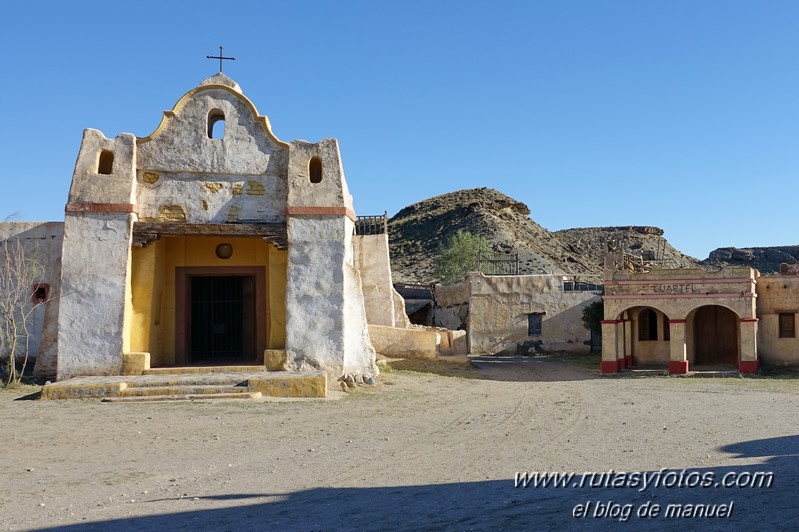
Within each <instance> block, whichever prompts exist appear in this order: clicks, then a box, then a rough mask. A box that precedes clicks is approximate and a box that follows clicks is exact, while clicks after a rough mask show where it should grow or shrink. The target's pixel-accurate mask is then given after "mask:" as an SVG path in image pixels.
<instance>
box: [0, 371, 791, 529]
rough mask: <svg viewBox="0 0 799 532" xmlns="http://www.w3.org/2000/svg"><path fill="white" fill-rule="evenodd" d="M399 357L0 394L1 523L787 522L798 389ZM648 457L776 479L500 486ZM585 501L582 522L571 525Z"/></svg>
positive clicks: (651, 470) (672, 465)
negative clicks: (648, 512)
mask: <svg viewBox="0 0 799 532" xmlns="http://www.w3.org/2000/svg"><path fill="white" fill-rule="evenodd" d="M397 366H399V367H401V368H411V369H416V370H423V371H426V372H415V371H414V372H411V371H407V369H395V370H394V371H391V372H388V373H385V374H384V375H382V376H381V380H380V384H379V385H378V386H375V387H372V388H362V389H359V390H358V391H357V392H355V393H352V394H349V395H347V396H346V397H343V395H344V394H342V393H338V394H336V395H337V396H338V400H299V401H289V400H284V401H274V400H267V401H258V402H216V403H213V402H206V403H202V402H197V403H189V404H185V403H149V404H147V403H144V404H118V403H117V404H100V403H98V402H96V401H54V402H46V401H14V400H13V399H14V398H16V397H18V396H20V395H21V393H20V392H19V391H17V392H11V391H0V405H1V406H2V412H3V416H2V421H0V449H3V450H4V451H5V452H4V457H5V460H4V461H3V467H2V468H0V516H1V517H0V529H10V530H18V529H35V528H49V527H63V528H66V529H75V530H105V529H114V530H155V529H173V530H204V529H208V530H336V529H342V528H354V529H366V530H373V529H384V530H415V529H425V528H429V529H439V528H449V529H453V530H482V529H497V528H500V527H503V528H510V529H536V530H559V529H563V528H565V527H575V526H578V525H579V526H581V527H582V528H591V529H601V530H604V529H616V528H620V527H625V528H626V529H628V530H629V529H638V528H642V527H650V528H657V529H667V530H668V529H674V530H677V529H684V528H685V527H695V528H702V529H718V530H721V529H730V528H733V527H734V528H740V527H748V528H750V529H762V528H763V527H764V526H766V525H767V526H768V528H771V529H784V530H794V529H795V528H796V527H797V523H799V503H797V502H796V501H797V493H799V489H798V488H799V482H798V480H799V467H797V456H799V437H797V427H799V380H796V379H773V380H769V379H735V378H731V379H730V378H728V379H684V378H667V377H648V378H630V377H624V378H603V377H600V376H599V375H598V374H597V372H596V371H595V370H594V369H585V368H583V367H581V366H580V365H575V364H571V363H564V362H563V361H560V360H556V359H531V358H510V359H492V360H490V361H484V362H480V363H479V364H478V367H477V368H464V367H460V366H447V365H441V364H437V363H422V362H408V363H398V364H397ZM661 468H669V469H670V470H676V471H677V472H679V471H681V470H682V469H684V468H690V469H691V470H692V471H696V472H698V474H712V475H716V478H717V479H718V478H721V477H722V476H723V475H726V474H729V473H733V474H740V473H743V472H747V471H748V472H753V471H765V472H774V479H773V485H772V486H771V487H770V488H721V487H710V488H701V487H694V488H687V487H684V488H677V487H673V488H670V489H669V488H665V487H663V486H661V487H658V488H652V487H650V488H649V489H646V490H641V489H635V488H629V487H628V488H612V487H589V486H588V484H590V483H591V482H595V483H596V482H597V481H601V480H602V479H601V478H599V477H598V476H596V475H595V476H594V477H590V476H589V477H586V478H585V480H582V476H577V477H576V478H575V479H573V480H572V481H571V482H570V484H579V483H580V482H581V481H582V482H583V483H584V485H583V487H568V488H553V487H548V488H545V487H528V488H526V489H521V488H520V489H517V488H514V481H513V479H514V476H515V473H516V472H517V471H530V472H549V471H554V472H561V471H562V472H577V473H578V474H582V473H583V472H597V473H599V472H607V471H608V470H611V469H612V470H614V471H628V472H630V471H638V472H647V473H648V474H655V473H657V472H658V471H660V470H661ZM666 474H668V471H666V472H663V473H661V476H662V475H666ZM674 475H675V476H676V475H677V473H674ZM683 476H684V477H685V474H684V475H683ZM639 486H640V485H639ZM587 502H591V503H592V507H591V508H590V509H589V512H588V513H589V515H588V517H585V518H575V517H573V516H572V513H573V509H574V507H575V506H576V505H578V504H585V503H587ZM600 502H601V503H602V504H605V505H606V504H607V503H608V502H612V503H618V504H619V505H620V506H619V507H618V508H617V509H616V511H618V512H619V514H618V515H615V516H614V518H607V517H599V516H597V517H596V518H594V517H593V513H594V512H596V505H597V503H600ZM647 502H648V503H649V504H650V505H652V504H660V505H661V506H662V507H663V509H664V510H665V507H666V505H667V504H669V503H683V504H687V503H692V504H707V505H712V504H729V503H730V502H732V503H734V504H733V512H732V515H731V516H730V517H726V518H703V519H702V518H693V519H689V518H677V517H670V518H666V517H664V516H662V515H660V516H658V517H654V518H643V517H638V516H636V515H635V512H637V511H638V510H639V509H640V507H641V506H642V505H643V504H645V503H647ZM625 505H630V506H629V508H630V510H629V511H630V512H631V514H630V515H629V517H628V518H627V519H626V521H629V522H622V520H624V518H625V516H624V511H625V510H624V508H625ZM597 515H599V514H597Z"/></svg>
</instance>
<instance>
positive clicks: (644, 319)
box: [638, 308, 658, 342]
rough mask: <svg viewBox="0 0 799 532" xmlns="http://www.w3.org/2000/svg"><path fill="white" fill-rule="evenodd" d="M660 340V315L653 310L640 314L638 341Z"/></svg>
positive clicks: (646, 310)
mask: <svg viewBox="0 0 799 532" xmlns="http://www.w3.org/2000/svg"><path fill="white" fill-rule="evenodd" d="M657 339H658V315H657V314H656V313H655V311H654V310H652V309H651V308H647V309H644V310H642V311H641V312H640V313H639V314H638V341H639V342H644V341H647V340H657Z"/></svg>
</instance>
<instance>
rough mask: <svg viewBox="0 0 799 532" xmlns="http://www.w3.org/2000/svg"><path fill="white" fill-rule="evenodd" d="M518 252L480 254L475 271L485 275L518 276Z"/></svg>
mask: <svg viewBox="0 0 799 532" xmlns="http://www.w3.org/2000/svg"><path fill="white" fill-rule="evenodd" d="M519 265H520V261H519V252H518V251H517V252H516V253H512V254H509V253H480V255H478V257H477V269H478V270H479V271H481V272H482V273H484V274H485V275H519Z"/></svg>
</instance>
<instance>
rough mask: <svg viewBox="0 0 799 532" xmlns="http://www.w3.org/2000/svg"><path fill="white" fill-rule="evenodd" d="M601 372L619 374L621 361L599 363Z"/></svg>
mask: <svg viewBox="0 0 799 532" xmlns="http://www.w3.org/2000/svg"><path fill="white" fill-rule="evenodd" d="M599 371H600V372H601V373H618V372H619V361H618V360H603V361H602V362H600V363H599Z"/></svg>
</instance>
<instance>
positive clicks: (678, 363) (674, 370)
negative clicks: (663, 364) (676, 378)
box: [669, 360, 688, 375]
mask: <svg viewBox="0 0 799 532" xmlns="http://www.w3.org/2000/svg"><path fill="white" fill-rule="evenodd" d="M686 373H688V361H687V360H669V374H670V375H685V374H686Z"/></svg>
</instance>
